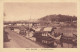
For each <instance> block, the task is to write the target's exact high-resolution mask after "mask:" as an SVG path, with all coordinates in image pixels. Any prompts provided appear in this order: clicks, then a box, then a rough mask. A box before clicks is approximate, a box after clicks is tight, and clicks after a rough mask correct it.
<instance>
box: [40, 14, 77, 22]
mask: <svg viewBox="0 0 80 52" xmlns="http://www.w3.org/2000/svg"><path fill="white" fill-rule="evenodd" d="M39 21H41V22H42V21H46V22H49V21H51V22H54V21H57V22H71V21H77V17H76V16H69V15H61V14H59V15H47V16H44V17H42V18H40V19H39Z"/></svg>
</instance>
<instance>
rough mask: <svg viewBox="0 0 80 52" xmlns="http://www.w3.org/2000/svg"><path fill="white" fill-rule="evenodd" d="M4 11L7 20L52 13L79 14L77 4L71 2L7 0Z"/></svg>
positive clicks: (39, 16)
mask: <svg viewBox="0 0 80 52" xmlns="http://www.w3.org/2000/svg"><path fill="white" fill-rule="evenodd" d="M4 13H5V16H4V20H5V21H18V20H30V19H35V20H36V19H39V18H41V17H44V16H46V15H52V14H62V15H71V16H74V15H75V16H77V4H76V3H71V2H65V3H61V2H42V3H39V2H38V3H37V2H33V3H23V2H22V3H18V2H11V3H10V2H7V3H4Z"/></svg>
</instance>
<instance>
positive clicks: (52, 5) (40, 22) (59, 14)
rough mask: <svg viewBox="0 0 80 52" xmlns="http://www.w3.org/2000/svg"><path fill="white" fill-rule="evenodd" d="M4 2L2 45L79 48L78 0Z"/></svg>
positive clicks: (9, 46)
mask: <svg viewBox="0 0 80 52" xmlns="http://www.w3.org/2000/svg"><path fill="white" fill-rule="evenodd" d="M3 6H4V7H3V48H77V3H76V2H5V3H4V5H3Z"/></svg>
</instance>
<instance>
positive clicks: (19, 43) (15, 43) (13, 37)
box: [4, 29, 43, 48]
mask: <svg viewBox="0 0 80 52" xmlns="http://www.w3.org/2000/svg"><path fill="white" fill-rule="evenodd" d="M5 31H6V32H8V33H9V35H8V37H9V39H10V42H4V47H8V48H10V47H12V48H13V47H14V48H43V46H41V45H39V44H37V43H35V42H33V41H30V40H29V39H26V38H24V37H23V36H20V35H19V34H17V33H15V32H13V31H11V30H9V29H5ZM7 45H8V46H7Z"/></svg>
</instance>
